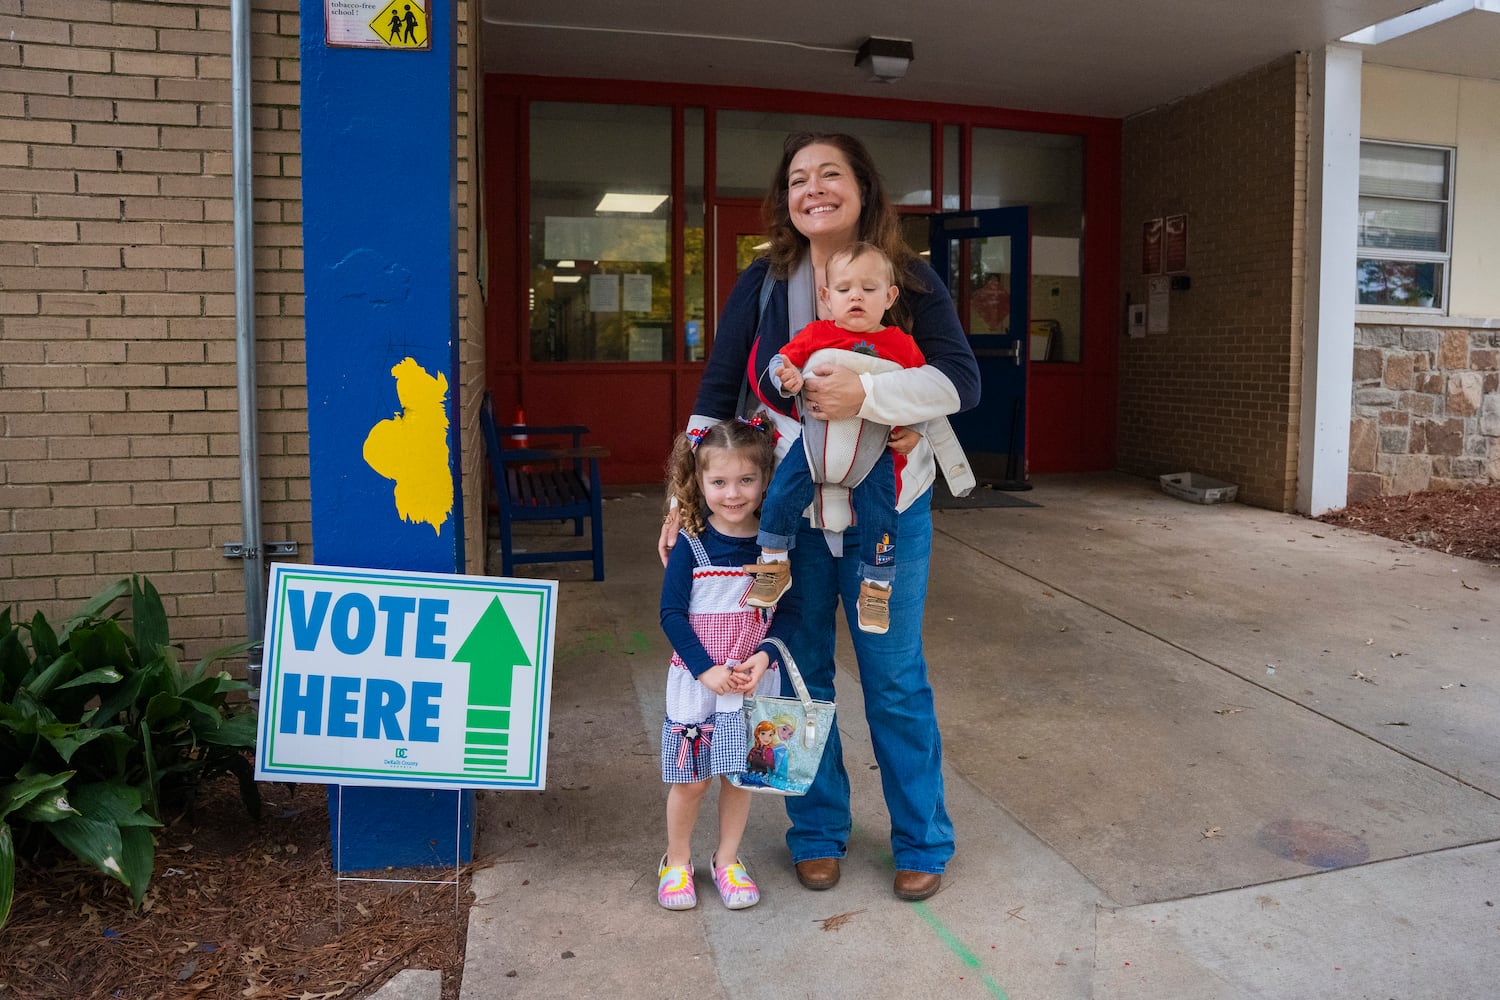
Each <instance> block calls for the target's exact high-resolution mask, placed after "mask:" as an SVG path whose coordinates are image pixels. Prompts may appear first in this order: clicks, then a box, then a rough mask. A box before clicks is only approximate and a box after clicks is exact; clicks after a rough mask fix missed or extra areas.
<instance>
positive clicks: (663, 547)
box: [656, 507, 682, 566]
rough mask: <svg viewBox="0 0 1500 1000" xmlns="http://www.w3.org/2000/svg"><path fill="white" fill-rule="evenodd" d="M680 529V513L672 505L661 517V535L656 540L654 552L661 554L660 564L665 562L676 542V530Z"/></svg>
mask: <svg viewBox="0 0 1500 1000" xmlns="http://www.w3.org/2000/svg"><path fill="white" fill-rule="evenodd" d="M680 530H682V514H681V513H680V512H679V511H678V510H677V508H676V507H673V508H672V509H671V510H669V511H667V514H666V516H665V517H663V518H662V519H661V537H660V538H658V539H657V540H656V554H657V555H659V556H661V564H662V565H663V566H665V565H666V564H667V556H669V555H671V553H672V546H674V545H676V544H677V532H678V531H680Z"/></svg>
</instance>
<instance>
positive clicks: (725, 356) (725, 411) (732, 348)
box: [691, 260, 771, 426]
mask: <svg viewBox="0 0 1500 1000" xmlns="http://www.w3.org/2000/svg"><path fill="white" fill-rule="evenodd" d="M770 266H771V265H770V263H769V262H768V261H765V260H757V261H755V262H754V263H752V264H751V265H750V266H749V267H747V268H745V271H744V273H743V274H741V275H740V277H739V280H738V281H736V282H735V283H734V288H733V290H732V291H730V293H729V300H728V301H727V302H725V303H724V312H723V314H721V315H720V316H719V322H718V325H717V326H716V327H715V329H714V341H713V347H712V349H711V350H710V351H709V354H708V362H707V364H705V365H704V366H703V381H702V382H700V383H698V398H697V399H696V400H695V401H694V403H693V421H692V423H691V426H702V425H703V424H705V423H713V422H716V421H719V420H728V419H729V418H730V417H732V416H734V414H735V409H736V407H738V406H739V402H740V386H741V385H743V384H744V383H745V372H746V368H747V366H748V365H749V362H750V350H751V348H752V347H753V346H754V344H755V330H756V327H757V326H758V325H759V324H760V290H761V286H762V285H763V284H764V283H765V279H766V270H767V269H768V268H769V267H770ZM700 418H702V419H700Z"/></svg>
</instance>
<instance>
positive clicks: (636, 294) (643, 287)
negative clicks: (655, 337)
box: [622, 274, 651, 312]
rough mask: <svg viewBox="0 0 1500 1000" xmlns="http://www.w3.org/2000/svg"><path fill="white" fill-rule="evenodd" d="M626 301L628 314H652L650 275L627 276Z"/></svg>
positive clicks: (625, 305)
mask: <svg viewBox="0 0 1500 1000" xmlns="http://www.w3.org/2000/svg"><path fill="white" fill-rule="evenodd" d="M622 277H624V279H625V300H624V303H623V305H624V307H625V311H626V312H650V311H651V275H649V274H626V275H623V276H622Z"/></svg>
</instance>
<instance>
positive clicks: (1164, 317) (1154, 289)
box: [1146, 276, 1172, 333]
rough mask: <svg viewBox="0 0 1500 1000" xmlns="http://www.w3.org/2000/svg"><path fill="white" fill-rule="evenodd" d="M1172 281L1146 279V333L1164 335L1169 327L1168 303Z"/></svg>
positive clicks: (1157, 278) (1164, 278) (1154, 278)
mask: <svg viewBox="0 0 1500 1000" xmlns="http://www.w3.org/2000/svg"><path fill="white" fill-rule="evenodd" d="M1171 287H1172V279H1171V278H1168V277H1165V276H1160V277H1153V278H1147V279H1146V288H1147V292H1148V294H1147V296H1146V332H1147V333H1166V332H1167V330H1168V328H1169V327H1170V325H1171V323H1170V319H1171V317H1170V315H1169V311H1170V310H1169V307H1168V302H1169V300H1170V296H1169V294H1168V293H1169V291H1170V289H1171Z"/></svg>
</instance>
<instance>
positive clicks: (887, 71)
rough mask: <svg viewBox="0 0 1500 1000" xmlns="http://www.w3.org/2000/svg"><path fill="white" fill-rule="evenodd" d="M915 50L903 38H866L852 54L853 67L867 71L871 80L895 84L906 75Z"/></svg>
mask: <svg viewBox="0 0 1500 1000" xmlns="http://www.w3.org/2000/svg"><path fill="white" fill-rule="evenodd" d="M914 58H916V50H915V49H914V48H913V47H912V44H911V42H910V41H908V40H907V39H904V38H866V39H865V40H864V41H863V42H860V44H859V51H858V52H856V53H855V54H854V65H856V66H858V67H859V68H860V69H864V70H868V71H869V73H870V79H871V80H878V81H879V82H881V83H895V82H896V81H897V80H899V79H901V78H902V77H904V76H905V75H906V67H907V66H908V65H910V64H911V61H912V59H914Z"/></svg>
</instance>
